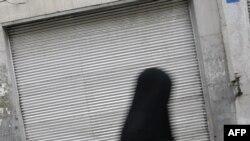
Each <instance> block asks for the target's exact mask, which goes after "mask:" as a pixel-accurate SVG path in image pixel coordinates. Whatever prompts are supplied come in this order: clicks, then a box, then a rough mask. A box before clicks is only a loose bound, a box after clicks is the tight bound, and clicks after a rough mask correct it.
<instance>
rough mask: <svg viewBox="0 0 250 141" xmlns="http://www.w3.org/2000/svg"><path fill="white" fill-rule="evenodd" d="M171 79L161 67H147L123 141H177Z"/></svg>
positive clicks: (133, 103)
mask: <svg viewBox="0 0 250 141" xmlns="http://www.w3.org/2000/svg"><path fill="white" fill-rule="evenodd" d="M170 92H171V80H170V78H169V76H168V75H167V74H166V73H165V72H163V71H162V70H160V69H157V68H149V69H146V70H145V71H143V72H142V73H141V74H140V76H139V78H138V80H137V85H136V90H135V95H134V99H133V102H132V106H131V107H130V110H129V113H128V116H127V119H126V121H125V124H124V127H123V130H122V133H121V139H120V140H121V141H173V137H172V133H171V127H170V122H169V114H168V108H167V104H168V100H169V97H170Z"/></svg>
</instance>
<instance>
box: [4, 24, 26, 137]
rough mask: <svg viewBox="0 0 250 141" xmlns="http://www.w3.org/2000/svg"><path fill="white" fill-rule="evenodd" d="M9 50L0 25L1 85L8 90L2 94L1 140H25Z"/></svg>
mask: <svg viewBox="0 0 250 141" xmlns="http://www.w3.org/2000/svg"><path fill="white" fill-rule="evenodd" d="M8 52H9V51H8V45H7V38H6V36H5V32H4V31H3V29H2V28H1V27H0V87H2V84H5V88H4V89H5V90H6V93H5V95H4V96H0V119H1V120H0V140H1V141H24V140H25V134H24V126H23V121H22V116H21V112H20V107H19V100H18V95H17V92H16V87H15V81H13V78H12V76H13V75H11V72H12V68H11V66H10V64H11V63H10V60H9V57H8Z"/></svg>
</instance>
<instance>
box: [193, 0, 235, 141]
mask: <svg viewBox="0 0 250 141" xmlns="http://www.w3.org/2000/svg"><path fill="white" fill-rule="evenodd" d="M191 6H192V8H191V9H193V11H192V12H193V13H192V15H193V18H194V25H195V26H194V29H195V34H196V42H197V50H198V52H201V56H200V61H201V62H202V63H201V68H202V69H203V71H202V73H203V78H205V79H203V84H204V89H205V98H206V101H207V105H208V106H210V110H208V112H209V113H208V117H210V118H212V120H209V123H210V124H212V127H211V128H213V130H212V131H213V133H211V135H213V139H214V140H215V141H223V140H224V139H223V126H224V124H233V123H236V116H235V104H234V103H235V102H234V101H235V99H234V95H233V93H232V89H231V87H230V86H229V75H228V70H227V68H228V67H227V61H226V55H225V48H224V44H223V36H222V32H221V23H220V14H219V7H218V3H217V0H206V1H204V0H193V1H192V4H191Z"/></svg>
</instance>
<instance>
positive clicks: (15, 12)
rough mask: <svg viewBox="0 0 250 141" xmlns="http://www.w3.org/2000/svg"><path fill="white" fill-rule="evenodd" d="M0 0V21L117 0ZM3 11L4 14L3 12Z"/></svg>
mask: <svg viewBox="0 0 250 141" xmlns="http://www.w3.org/2000/svg"><path fill="white" fill-rule="evenodd" d="M8 1H10V2H13V3H16V4H11V3H8V2H4V1H2V2H1V1H0V13H1V14H0V23H2V22H7V21H14V20H18V19H25V18H30V17H35V16H41V15H47V14H51V13H59V12H62V11H67V10H72V9H77V8H82V7H88V6H94V5H100V4H105V3H110V2H114V1H119V0H8ZM3 13H4V14H3Z"/></svg>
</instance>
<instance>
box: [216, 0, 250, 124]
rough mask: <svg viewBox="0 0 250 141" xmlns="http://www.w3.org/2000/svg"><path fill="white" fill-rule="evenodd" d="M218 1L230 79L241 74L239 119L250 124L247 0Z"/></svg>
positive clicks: (249, 52)
mask: <svg viewBox="0 0 250 141" xmlns="http://www.w3.org/2000/svg"><path fill="white" fill-rule="evenodd" d="M217 1H218V4H219V5H220V15H221V26H222V33H223V41H224V45H225V49H226V55H227V62H228V68H229V74H230V79H231V80H233V79H234V76H235V73H238V74H239V75H240V76H241V78H240V82H241V89H242V91H243V95H242V96H239V97H237V98H236V113H237V121H238V123H239V124H250V110H249V108H250V102H249V101H250V88H249V86H250V42H249V38H250V36H249V35H250V32H249V31H250V26H249V13H248V7H247V0H240V1H239V2H236V3H227V2H226V0H217Z"/></svg>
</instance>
